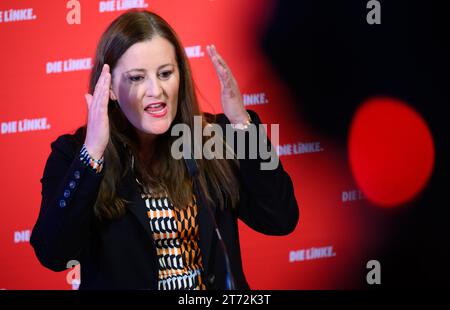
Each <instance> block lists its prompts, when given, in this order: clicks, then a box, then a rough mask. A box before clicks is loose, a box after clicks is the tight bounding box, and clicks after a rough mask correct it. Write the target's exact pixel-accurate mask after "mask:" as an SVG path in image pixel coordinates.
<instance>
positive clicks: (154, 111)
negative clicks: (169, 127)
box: [144, 102, 167, 117]
mask: <svg viewBox="0 0 450 310" xmlns="http://www.w3.org/2000/svg"><path fill="white" fill-rule="evenodd" d="M144 111H145V112H146V113H147V114H150V115H151V116H153V117H163V116H164V115H166V114H167V105H166V104H165V103H164V102H155V103H150V104H148V105H147V106H146V107H145V108H144Z"/></svg>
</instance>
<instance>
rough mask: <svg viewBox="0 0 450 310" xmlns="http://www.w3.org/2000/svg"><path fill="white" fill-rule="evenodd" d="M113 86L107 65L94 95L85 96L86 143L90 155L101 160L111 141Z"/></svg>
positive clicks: (103, 69)
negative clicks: (109, 111) (110, 105)
mask: <svg viewBox="0 0 450 310" xmlns="http://www.w3.org/2000/svg"><path fill="white" fill-rule="evenodd" d="M110 86H111V74H110V72H109V66H108V65H107V64H105V65H104V66H103V68H102V73H101V74H100V77H99V79H98V81H97V84H96V85H95V89H94V94H93V95H91V94H85V95H84V97H85V99H86V103H87V106H88V121H87V130H86V140H85V141H84V143H85V145H86V149H87V151H88V153H89V155H90V156H91V157H92V158H94V159H100V158H101V157H102V156H103V153H104V152H105V149H106V146H107V145H108V141H109V119H108V102H109V89H110Z"/></svg>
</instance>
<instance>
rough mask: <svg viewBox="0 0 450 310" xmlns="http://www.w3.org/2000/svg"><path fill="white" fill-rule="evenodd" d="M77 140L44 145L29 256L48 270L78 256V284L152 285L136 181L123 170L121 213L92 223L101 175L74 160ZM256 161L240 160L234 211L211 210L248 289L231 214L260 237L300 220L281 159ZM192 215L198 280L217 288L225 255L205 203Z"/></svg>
mask: <svg viewBox="0 0 450 310" xmlns="http://www.w3.org/2000/svg"><path fill="white" fill-rule="evenodd" d="M249 113H250V115H251V117H252V120H253V122H254V123H255V124H260V119H259V117H258V116H257V114H256V113H255V112H253V111H249ZM216 120H217V123H218V124H219V125H220V126H222V127H224V126H225V124H226V123H229V121H228V119H227V118H226V117H225V116H224V115H223V114H219V115H217V116H216ZM83 142H84V135H83V134H82V133H81V131H80V130H78V131H77V133H75V134H74V135H63V136H60V137H59V138H58V139H57V140H56V141H54V142H53V143H52V145H51V147H52V152H51V154H50V156H49V158H48V160H47V163H46V166H45V170H44V174H43V177H42V179H41V183H42V203H41V210H40V213H39V217H38V219H37V222H36V224H35V226H34V228H33V232H32V235H31V240H30V243H31V245H32V246H33V247H34V250H35V252H36V256H37V257H38V259H39V261H40V262H41V264H42V265H43V266H45V267H47V268H49V269H51V270H54V271H63V270H66V268H67V263H68V262H69V261H71V260H77V261H79V262H80V265H81V266H80V268H81V285H80V289H156V288H157V287H158V285H157V284H158V262H157V259H156V248H155V246H154V243H153V239H152V238H153V237H152V232H151V229H150V225H149V221H148V218H147V214H146V207H145V204H144V201H143V199H142V198H141V196H140V193H139V190H138V186H137V183H136V181H135V180H134V177H133V176H132V175H131V173H129V174H128V175H127V176H126V177H125V178H124V179H123V181H122V183H121V184H120V186H119V187H118V193H119V195H120V196H121V197H123V198H125V199H126V200H127V201H130V202H131V203H129V204H128V205H127V212H126V214H125V215H124V216H123V217H122V218H120V219H115V220H108V221H105V220H103V221H99V220H97V218H96V217H95V216H94V212H93V205H94V203H95V200H96V197H97V194H98V190H99V186H100V182H101V181H102V177H103V174H101V173H100V174H95V173H93V172H92V171H91V170H90V169H89V168H86V167H85V166H84V165H83V164H82V163H81V161H80V159H79V158H78V156H77V155H78V154H79V151H80V148H81V145H82V143H83ZM261 162H262V160H261V159H259V158H258V159H240V160H239V163H240V168H239V172H238V174H239V180H240V185H239V186H240V195H241V199H240V203H239V205H238V207H237V208H236V209H235V210H230V209H231V208H226V209H225V210H224V211H219V210H217V212H216V213H217V215H218V217H217V218H218V220H217V221H218V226H219V229H220V232H221V235H222V238H223V240H224V242H225V244H226V247H227V250H228V255H229V258H230V264H231V269H232V273H233V275H234V278H235V282H236V287H237V288H239V289H247V288H248V284H247V281H246V279H245V276H244V273H243V270H242V259H241V253H240V246H239V236H238V224H237V219H241V220H242V221H243V222H244V223H246V224H247V225H248V226H250V227H251V228H253V229H254V230H256V231H258V232H261V233H264V234H268V235H286V234H289V233H290V232H292V231H293V230H294V229H295V227H296V225H297V222H298V217H299V210H298V206H297V202H296V199H295V196H294V190H293V186H292V181H291V179H290V177H289V175H288V174H287V173H286V172H285V171H284V170H283V167H282V165H281V162H280V163H279V165H278V168H276V169H275V170H260V169H259V167H260V163H261ZM105 169H107V167H105ZM216 209H218V208H216ZM198 212H199V213H198V216H199V234H200V240H199V247H200V250H201V254H202V258H203V265H204V266H203V267H204V274H203V278H204V282H205V284H206V285H207V286H208V288H210V289H224V288H225V287H226V286H225V282H226V267H225V260H224V254H223V250H222V248H221V247H220V246H216V245H214V246H212V243H213V240H215V238H213V236H214V231H213V226H214V223H213V220H212V217H211V215H210V213H208V210H206V209H205V208H201V207H199V211H198ZM211 249H214V250H213V251H214V253H211ZM211 261H214V264H212V265H213V266H212V267H211V266H209V263H210V262H211Z"/></svg>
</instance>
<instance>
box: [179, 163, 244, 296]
mask: <svg viewBox="0 0 450 310" xmlns="http://www.w3.org/2000/svg"><path fill="white" fill-rule="evenodd" d="M184 162H185V164H186V168H187V170H188V173H189V176H190V177H191V178H192V180H193V186H194V193H195V196H196V197H198V201H199V202H200V204H201V206H202V207H203V208H206V209H208V213H209V215H210V216H211V219H212V221H213V224H214V231H215V232H216V236H217V239H218V240H219V244H220V246H221V247H222V252H223V254H224V257H225V268H226V272H227V275H226V289H227V290H235V289H236V285H235V282H234V277H233V273H232V272H231V266H230V259H229V256H228V251H227V248H226V246H225V242H224V241H223V239H222V236H221V234H220V230H219V226H218V225H217V221H216V217H215V216H214V214H213V212H212V210H211V208H209V207H208V206H207V205H206V200H205V197H204V195H203V192H202V191H201V190H200V186H199V180H198V172H199V169H198V165H197V161H196V160H195V159H194V158H193V157H192V158H186V157H184ZM200 225H201V224H200ZM212 255H215V253H212Z"/></svg>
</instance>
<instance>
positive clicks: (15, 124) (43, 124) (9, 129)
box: [1, 117, 51, 135]
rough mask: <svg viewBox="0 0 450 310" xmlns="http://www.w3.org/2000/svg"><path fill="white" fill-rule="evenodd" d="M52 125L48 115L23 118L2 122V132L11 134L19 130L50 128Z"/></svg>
mask: <svg viewBox="0 0 450 310" xmlns="http://www.w3.org/2000/svg"><path fill="white" fill-rule="evenodd" d="M50 127H51V125H50V124H49V123H48V121H47V118H46V117H40V118H32V119H27V118H25V119H21V120H18V121H8V122H2V123H1V134H2V135H5V134H11V133H17V132H27V131H39V130H48V129H50Z"/></svg>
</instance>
